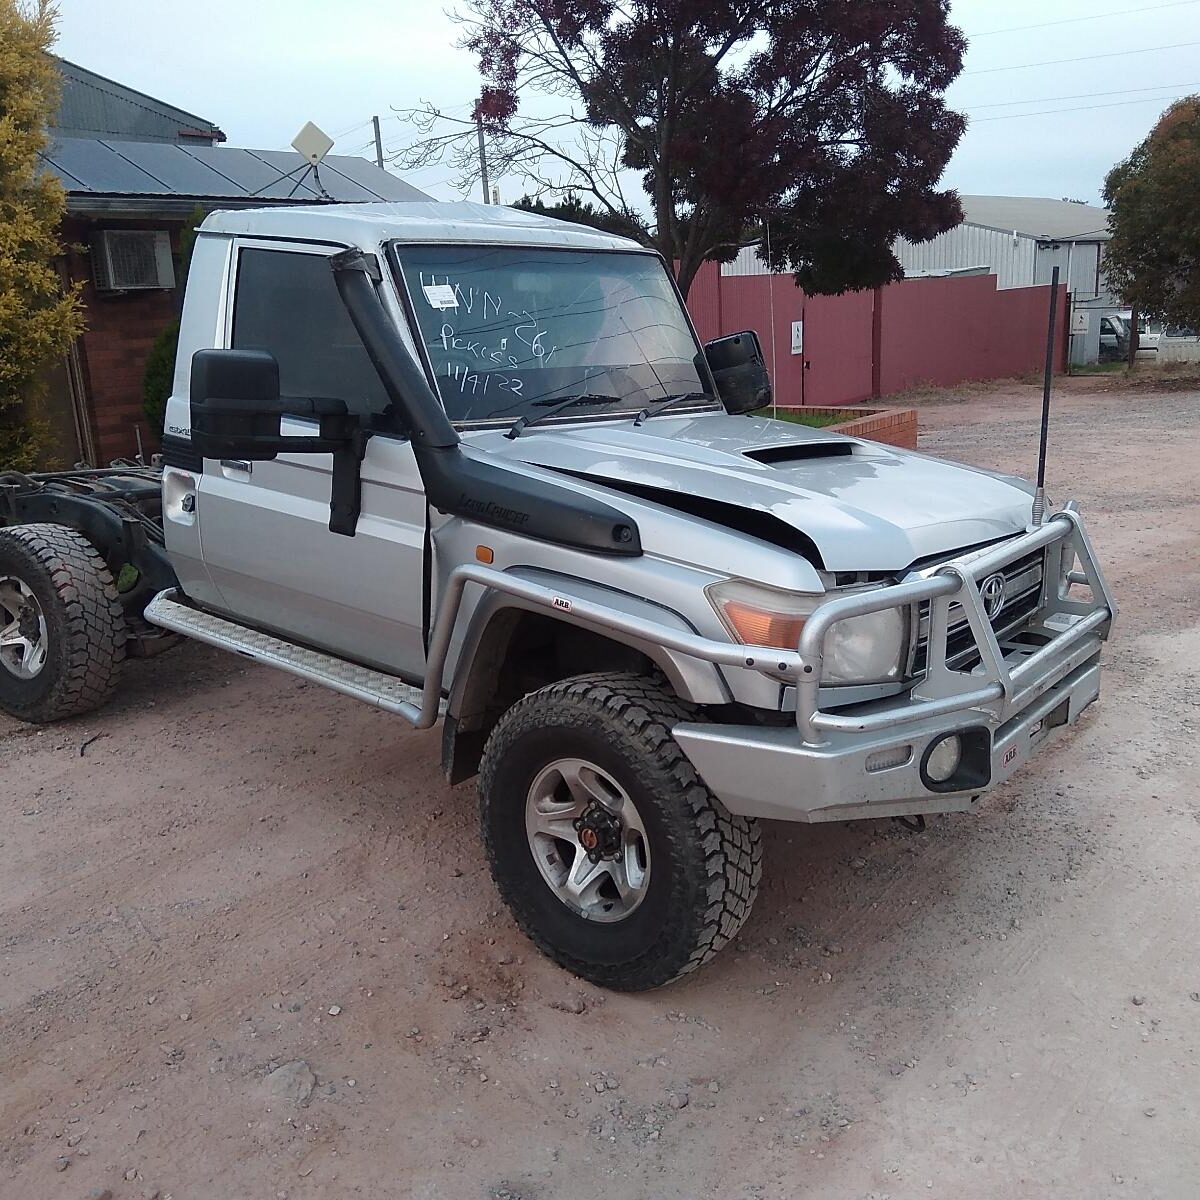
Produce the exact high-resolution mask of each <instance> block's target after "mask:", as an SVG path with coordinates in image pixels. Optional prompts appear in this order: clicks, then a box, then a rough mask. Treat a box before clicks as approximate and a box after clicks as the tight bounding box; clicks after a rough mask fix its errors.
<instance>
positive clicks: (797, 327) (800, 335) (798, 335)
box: [792, 321, 804, 354]
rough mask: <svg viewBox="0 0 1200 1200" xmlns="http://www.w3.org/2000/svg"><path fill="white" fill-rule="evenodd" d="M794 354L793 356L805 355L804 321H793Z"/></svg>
mask: <svg viewBox="0 0 1200 1200" xmlns="http://www.w3.org/2000/svg"><path fill="white" fill-rule="evenodd" d="M792 353H793V354H803V353H804V322H803V321H793V322H792Z"/></svg>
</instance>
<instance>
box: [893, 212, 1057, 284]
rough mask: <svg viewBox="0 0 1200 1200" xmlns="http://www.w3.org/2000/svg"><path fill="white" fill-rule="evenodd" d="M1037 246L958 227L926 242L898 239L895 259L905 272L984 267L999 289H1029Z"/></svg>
mask: <svg viewBox="0 0 1200 1200" xmlns="http://www.w3.org/2000/svg"><path fill="white" fill-rule="evenodd" d="M1036 247H1037V243H1036V242H1035V241H1034V240H1033V238H1030V237H1026V236H1025V235H1024V234H1015V235H1014V234H1011V233H1000V232H998V231H997V230H995V229H984V228H983V227H982V226H980V225H965V224H964V225H958V226H956V227H955V228H954V229H950V230H947V231H946V232H945V233H939V234H938V236H937V237H935V238H933V239H931V240H930V241H928V242H910V241H907V240H906V239H904V238H899V239H898V240H897V242H896V245H895V251H896V257H897V258H898V259H899V260H900V265H901V266H902V267H903V268H904V270H905V272H906V273H911V272H913V271H945V270H950V269H953V268H955V267H982V266H986V267H987V268H988V271H989V273H990V274H992V275H995V276H996V286H997V287H998V288H1016V287H1031V286H1032V285H1033V282H1034V279H1033V272H1034V257H1035V252H1036Z"/></svg>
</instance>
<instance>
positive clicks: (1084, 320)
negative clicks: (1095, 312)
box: [1071, 309, 1092, 333]
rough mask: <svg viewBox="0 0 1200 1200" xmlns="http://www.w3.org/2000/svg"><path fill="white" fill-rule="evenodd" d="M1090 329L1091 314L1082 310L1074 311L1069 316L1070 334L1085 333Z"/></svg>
mask: <svg viewBox="0 0 1200 1200" xmlns="http://www.w3.org/2000/svg"><path fill="white" fill-rule="evenodd" d="M1091 327H1092V314H1091V313H1090V312H1087V311H1086V310H1084V309H1076V310H1075V311H1074V312H1073V313H1072V314H1071V332H1072V333H1087V331H1088V330H1089V329H1091Z"/></svg>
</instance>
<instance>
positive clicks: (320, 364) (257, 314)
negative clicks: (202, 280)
mask: <svg viewBox="0 0 1200 1200" xmlns="http://www.w3.org/2000/svg"><path fill="white" fill-rule="evenodd" d="M233 348H234V349H235V350H266V351H269V352H270V353H271V354H273V355H274V356H275V357H276V359H277V360H278V361H279V391H280V393H281V394H282V395H283V396H284V397H286V398H288V399H306V398H309V397H313V396H327V397H332V398H333V399H335V400H344V401H345V402H346V406H347V407H348V408H349V409H350V411H351V412H357V413H380V412H382V411H383V410H384V409H385V408H386V407H387V404H388V401H387V395H386V393H385V392H384V390H383V385H382V384H381V383H380V381H379V375H378V374H377V372H376V370H375V368H374V366H373V365H372V364H371V360H370V359H369V358H368V357H367V352H366V350H365V349H364V347H363V344H362V341H361V339H360V338H359V336H358V332H357V330H356V329H355V328H354V326H353V324H351V321H350V316H349V314H348V313H347V312H346V309H345V306H344V305H343V304H342V301H341V297H340V296H339V295H338V291H337V286H336V285H335V284H334V282H333V272H332V271H331V270H330V268H329V259H328V258H326V257H325V256H324V255H322V254H301V253H296V252H294V251H293V252H289V251H284V250H243V251H242V252H241V255H240V256H239V258H238V276H237V293H236V296H235V299H234V305H233Z"/></svg>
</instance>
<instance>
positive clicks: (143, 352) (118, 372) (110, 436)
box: [63, 218, 182, 466]
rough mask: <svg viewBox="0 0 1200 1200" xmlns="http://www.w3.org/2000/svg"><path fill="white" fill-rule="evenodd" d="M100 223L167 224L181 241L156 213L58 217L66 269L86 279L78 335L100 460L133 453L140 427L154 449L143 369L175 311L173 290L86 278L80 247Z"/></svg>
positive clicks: (175, 228) (176, 227)
mask: <svg viewBox="0 0 1200 1200" xmlns="http://www.w3.org/2000/svg"><path fill="white" fill-rule="evenodd" d="M98 228H121V229H168V230H170V233H171V243H172V246H174V247H175V248H176V249H178V241H179V231H180V229H181V228H182V225H181V223H180V222H169V221H161V220H160V221H116V220H114V221H103V222H95V223H92V222H87V221H82V220H79V219H76V218H68V219H67V221H66V222H64V225H63V241H64V242H65V243H66V244H67V246H68V251H67V266H68V270H69V272H70V276H71V278H72V279H73V280H78V281H81V282H82V283H83V285H84V287H83V303H84V309H85V320H86V322H87V331H86V332H85V333H84V334H83V336H82V337H81V338H80V344H79V351H80V362H81V366H82V368H83V379H84V387H85V389H86V394H87V412H88V420H89V422H90V424H91V428H92V436H93V438H94V439H95V445H96V457H97V461H98V465H101V466H103V465H106V464H107V463H108V462H109V461H110V460H112V459H114V458H122V457H128V456H132V455H134V454H136V453H137V446H138V439H137V431H138V430H140V431H141V437H142V446H143V448H144V450H145V451H146V453H147V454H150V453H151V452H153V451H155V450H157V449H158V444H159V436H160V434H161V430H158V429H152V428H151V427H150V423H149V422H148V421H147V420H146V416H145V413H143V412H142V376H143V374H144V372H145V369H146V356H147V355H148V354H149V353H150V347H151V346H152V345H153V344H154V340H155V339H156V338H157V337H158V335H159V334H160V333H161V332H162V331H163V329H165V328H166V326H167V325H169V324H170V323H171V321H173V320H174V319H175V317H176V315H177V314H178V298H177V297H178V293H177V292H130V293H128V294H126V295H107V294H104V293H100V292H97V291H96V290H95V288H93V287H92V283H91V279H92V268H91V256H90V254H87V253H85V252H84V251H85V250H86V247H87V246H88V244H89V240H90V238H91V234H92V232H93V230H95V229H98Z"/></svg>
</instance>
